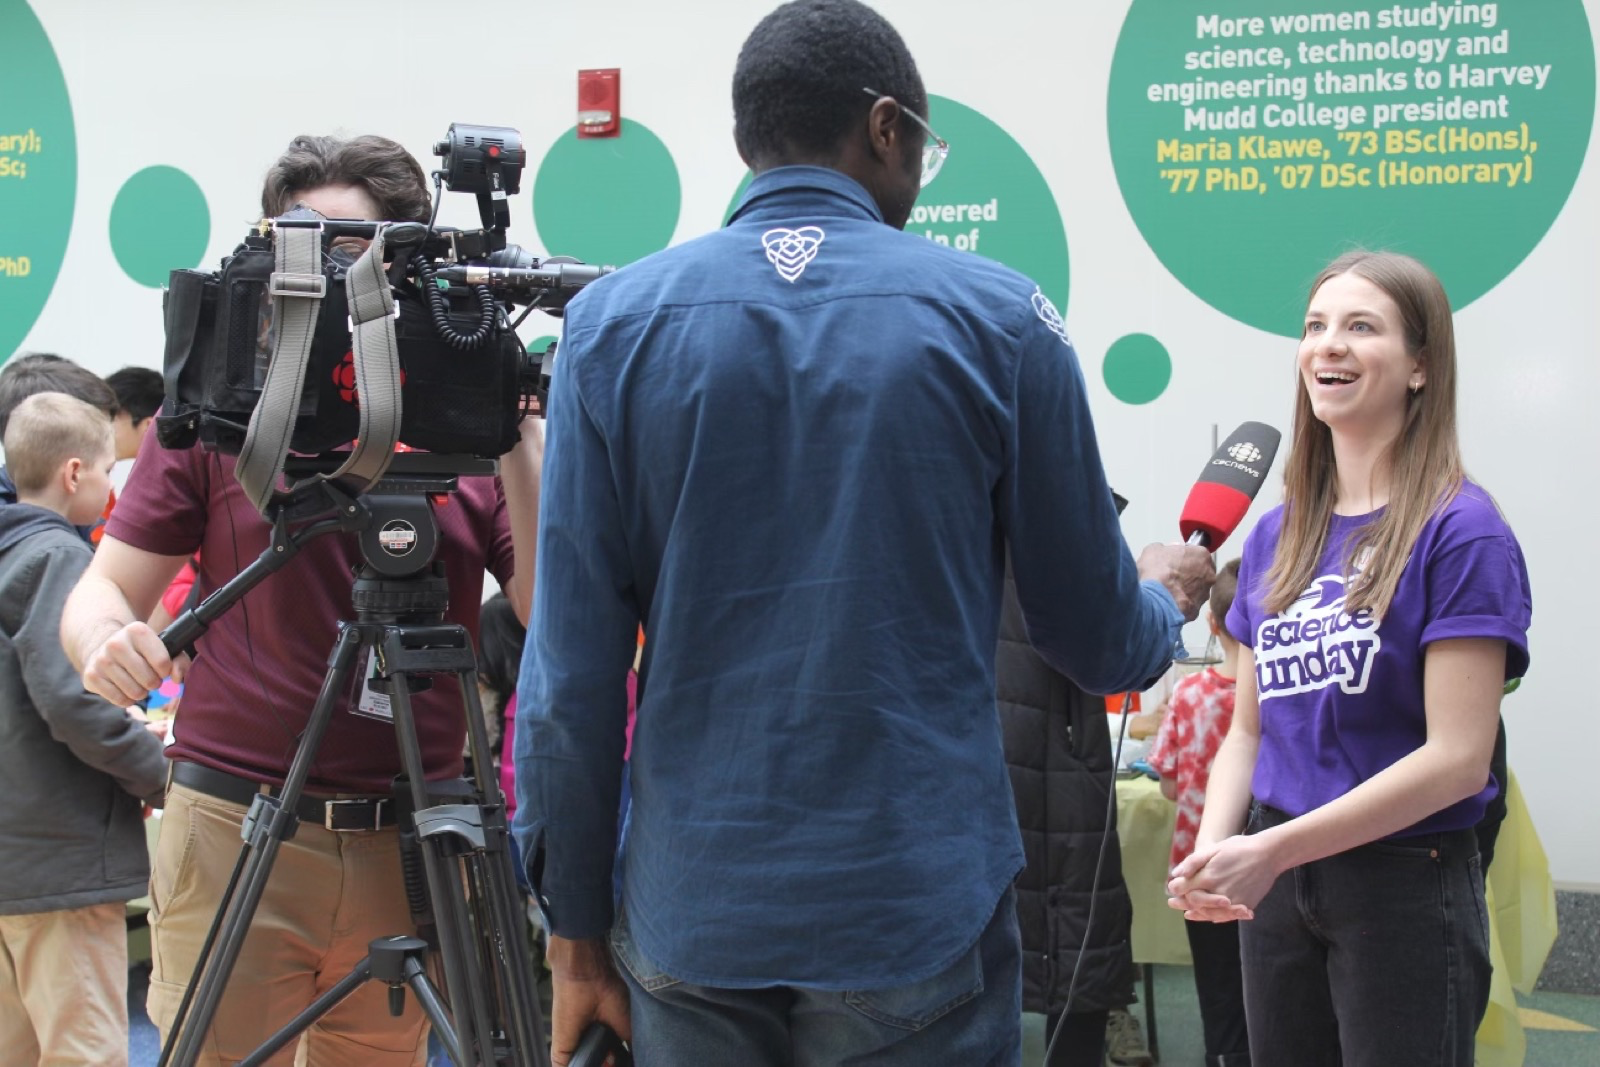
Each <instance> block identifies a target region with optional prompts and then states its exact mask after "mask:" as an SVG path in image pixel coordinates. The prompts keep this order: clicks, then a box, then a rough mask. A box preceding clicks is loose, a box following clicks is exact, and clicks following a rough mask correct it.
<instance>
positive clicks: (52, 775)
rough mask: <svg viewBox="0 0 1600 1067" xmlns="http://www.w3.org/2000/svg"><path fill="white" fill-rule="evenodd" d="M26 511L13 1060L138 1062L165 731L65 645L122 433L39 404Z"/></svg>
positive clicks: (6, 956) (19, 585) (3, 697)
mask: <svg viewBox="0 0 1600 1067" xmlns="http://www.w3.org/2000/svg"><path fill="white" fill-rule="evenodd" d="M4 444H5V453H6V467H7V469H8V471H9V472H10V474H11V477H12V479H13V480H14V481H15V483H16V487H17V502H16V503H15V504H10V505H7V506H5V507H0V857H3V860H0V1049H3V1050H5V1051H4V1053H3V1056H4V1058H5V1059H6V1061H7V1062H16V1063H36V1062H41V1061H43V1062H49V1063H53V1064H80V1063H81V1064H95V1065H97V1067H99V1065H103V1064H123V1065H125V1064H126V1063H127V1062H128V1013H127V981H128V952H127V929H126V925H125V921H124V908H125V904H126V902H127V901H129V900H131V899H133V898H134V897H137V896H141V895H143V893H144V892H145V886H146V883H147V881H148V880H149V877H150V868H149V861H148V856H147V852H146V846H145V835H144V828H143V824H142V814H143V811H142V806H141V805H142V804H152V805H159V804H160V803H161V795H162V791H163V789H164V787H165V784H166V771H167V760H166V758H165V756H163V755H162V745H161V738H160V736H158V734H157V732H156V731H155V730H153V729H152V728H151V727H149V726H148V725H147V724H146V723H144V722H143V721H141V720H140V718H138V717H136V715H135V714H132V713H130V712H129V711H127V710H125V709H123V708H118V707H115V706H113V705H111V704H107V703H106V702H105V701H103V700H101V699H100V698H99V697H96V696H94V695H92V694H89V693H86V692H84V689H83V685H82V683H81V682H80V681H79V678H78V672H77V671H76V670H74V669H73V667H72V665H71V663H69V662H68V661H67V656H66V653H65V652H63V651H62V648H61V638H60V634H59V629H60V624H61V605H62V604H63V602H65V600H66V598H67V594H68V593H69V592H70V591H71V590H72V588H73V586H74V585H76V584H77V581H78V578H79V576H80V575H82V574H83V572H84V570H85V569H86V568H87V567H88V565H89V560H90V558H91V555H92V552H91V549H90V548H89V546H88V544H86V543H85V542H84V540H83V538H82V536H80V535H79V533H78V531H77V530H75V529H74V528H73V527H74V524H78V525H85V524H88V523H91V522H93V521H94V520H95V519H96V518H97V517H98V516H99V514H100V512H101V510H102V509H103V508H104V507H105V504H106V499H107V497H108V496H109V494H110V489H111V466H112V464H113V462H114V461H115V452H114V445H113V438H112V426H111V420H110V419H109V418H108V417H107V416H106V414H105V413H104V412H103V411H100V410H98V409H96V408H94V407H91V406H90V405H88V404H86V403H84V402H83V401H81V400H78V399H75V398H73V397H69V396H66V395H65V394H62V393H38V394H36V395H34V396H31V397H29V398H28V399H26V400H24V401H23V402H22V403H21V404H20V405H19V406H18V407H17V408H16V410H15V411H13V412H12V413H11V418H10V421H9V423H8V424H7V426H6V430H5V438H4Z"/></svg>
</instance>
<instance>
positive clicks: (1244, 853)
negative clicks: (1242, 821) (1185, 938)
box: [1167, 834, 1280, 923]
mask: <svg viewBox="0 0 1600 1067" xmlns="http://www.w3.org/2000/svg"><path fill="white" fill-rule="evenodd" d="M1279 873H1280V871H1279V870H1278V868H1277V866H1276V863H1275V862H1274V858H1273V855H1272V848H1271V842H1270V841H1269V840H1267V839H1266V836H1265V835H1263V834H1253V835H1249V836H1246V835H1243V834H1240V835H1236V836H1234V837H1229V838H1225V839H1223V840H1222V841H1219V842H1217V843H1215V844H1212V845H1203V846H1200V847H1198V848H1196V849H1195V851H1194V852H1193V853H1191V854H1190V856H1189V857H1188V858H1187V859H1185V860H1184V861H1183V862H1182V863H1180V864H1178V865H1177V866H1176V867H1174V868H1173V869H1172V878H1171V880H1169V881H1168V882H1167V906H1168V907H1170V908H1176V909H1177V910H1179V911H1181V912H1183V917H1184V918H1185V919H1191V920H1194V921H1195V922H1215V923H1222V922H1231V921H1233V920H1235V919H1253V918H1255V907H1256V905H1257V904H1259V903H1261V898H1262V897H1264V896H1266V895H1267V890H1269V889H1271V888H1272V883H1273V882H1274V881H1276V880H1277V878H1278V875H1279Z"/></svg>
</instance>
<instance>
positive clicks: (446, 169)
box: [156, 123, 613, 506]
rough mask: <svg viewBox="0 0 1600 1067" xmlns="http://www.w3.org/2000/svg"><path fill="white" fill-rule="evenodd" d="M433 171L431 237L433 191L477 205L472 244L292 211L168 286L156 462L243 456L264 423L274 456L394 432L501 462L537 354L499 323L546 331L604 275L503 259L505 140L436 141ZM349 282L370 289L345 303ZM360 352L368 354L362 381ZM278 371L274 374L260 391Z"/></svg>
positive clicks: (536, 386) (513, 186) (525, 401)
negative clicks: (177, 451) (186, 453)
mask: <svg viewBox="0 0 1600 1067" xmlns="http://www.w3.org/2000/svg"><path fill="white" fill-rule="evenodd" d="M434 154H435V155H437V156H440V157H442V159H443V163H442V166H441V169H440V170H436V171H435V172H434V174H433V178H434V190H435V196H434V206H433V219H436V218H437V216H438V209H439V207H438V201H439V196H438V192H439V185H440V183H441V181H442V182H443V184H444V186H445V187H446V188H448V189H449V190H451V191H452V192H458V191H459V192H469V193H472V194H474V195H475V196H476V197H477V201H478V210H479V216H480V219H481V221H482V228H481V229H477V230H470V231H468V230H441V229H436V228H435V227H434V225H433V220H432V219H430V221H429V222H428V223H426V224H424V223H421V222H370V221H355V220H346V219H326V218H323V217H322V216H321V215H319V214H317V213H316V212H315V211H313V210H311V209H310V208H306V207H304V206H297V207H296V208H295V209H294V210H291V211H289V212H287V213H286V214H284V215H281V216H279V217H277V218H273V219H263V220H262V221H261V222H260V223H259V224H258V226H257V227H256V228H255V229H254V230H253V231H252V232H251V233H250V234H249V235H248V236H246V238H245V240H244V243H243V244H241V245H240V246H239V247H238V248H236V249H235V250H234V252H233V254H232V255H230V256H228V257H226V258H225V259H224V260H223V261H222V264H221V268H220V269H219V270H216V271H211V272H206V271H198V270H177V271H173V272H172V274H171V277H170V281H169V284H168V288H167V292H166V296H165V302H164V315H165V321H166V354H165V377H166V404H165V407H164V410H163V414H162V416H161V417H160V418H159V419H158V420H157V427H156V429H157V436H158V439H159V441H160V443H161V444H162V445H163V446H165V447H167V448H187V447H190V446H192V445H193V444H194V443H195V442H196V441H198V442H199V443H200V444H201V446H202V447H204V448H206V449H208V450H212V451H220V452H225V453H229V454H234V455H240V454H241V452H246V453H248V451H249V449H247V448H246V445H247V438H248V437H249V436H250V435H251V433H252V432H253V430H254V429H255V427H254V423H255V422H258V421H266V416H269V415H270V416H272V417H273V418H274V419H277V420H280V421H281V422H282V423H283V424H284V425H283V430H282V435H283V436H286V437H287V440H286V441H285V442H283V444H282V448H281V449H280V450H279V451H280V453H281V451H283V450H288V449H292V450H293V451H294V452H297V453H300V454H302V455H307V454H311V455H317V454H326V453H329V452H335V451H337V450H339V449H342V448H345V447H346V446H348V445H350V444H351V442H352V441H357V440H358V439H359V438H361V437H362V436H364V434H363V431H366V430H369V429H370V427H371V426H373V425H375V424H376V422H377V420H378V417H379V416H380V415H384V414H390V415H395V416H396V417H395V418H394V419H393V421H394V422H395V423H397V428H396V429H395V431H394V433H393V434H392V436H397V438H398V442H399V443H402V444H404V445H407V446H410V447H411V448H414V449H419V450H424V451H428V452H433V453H445V454H450V455H459V456H464V457H476V458H482V459H491V458H494V457H497V456H500V455H502V454H504V453H505V452H507V451H509V450H510V449H511V447H512V446H513V445H515V443H516V441H517V436H518V434H517V424H518V422H519V420H520V419H521V417H522V415H523V414H524V412H525V411H526V410H527V409H528V407H529V405H530V404H531V403H532V400H533V398H534V397H535V396H539V397H540V398H541V399H542V394H543V388H544V386H545V385H547V383H548V380H549V378H548V368H547V367H544V366H543V363H544V354H543V353H538V354H532V353H528V352H525V351H524V349H523V346H522V343H521V342H520V341H519V340H518V338H517V336H516V333H515V331H514V324H512V323H510V322H509V321H508V318H507V313H508V311H509V310H510V309H511V308H512V307H514V306H518V305H521V306H525V307H527V308H528V309H529V310H532V309H534V308H539V309H542V310H545V311H548V312H551V313H552V314H557V315H559V314H560V312H561V310H562V309H563V308H564V307H565V306H566V303H567V302H568V301H569V300H570V299H571V298H572V297H573V296H574V295H575V294H576V293H577V291H578V290H579V289H581V288H582V287H583V286H584V285H586V284H588V283H589V282H591V281H594V280H595V279H596V278H598V277H600V276H601V275H603V274H606V273H609V272H610V271H611V270H612V269H613V268H610V267H594V266H588V265H585V264H582V263H579V262H577V261H574V260H570V259H564V258H560V257H555V258H548V259H544V260H542V261H541V260H540V259H538V258H536V257H534V256H533V255H531V254H530V253H528V252H527V251H525V250H524V249H522V248H519V247H518V246H516V245H508V244H507V243H506V228H507V226H508V225H509V223H510V209H509V204H508V199H507V198H508V197H509V196H511V195H514V194H516V193H517V192H518V191H519V190H520V188H521V180H522V170H523V166H524V164H525V161H526V154H525V152H524V151H523V148H522V142H521V136H520V135H519V134H518V132H517V131H516V130H514V129H511V128H509V127H503V126H469V125H465V124H462V123H454V124H452V125H451V126H450V129H449V132H448V134H447V136H446V138H445V140H443V141H441V142H439V143H438V144H437V145H435V147H434ZM362 242H372V245H371V246H370V247H368V248H367V251H366V253H365V254H361V255H360V258H359V259H358V258H357V255H356V254H352V252H351V250H350V249H351V247H352V246H354V247H355V248H361V247H362ZM291 249H298V250H299V255H300V262H299V263H298V264H297V263H295V262H294V253H293V252H292V251H291ZM374 253H379V254H378V255H376V256H374ZM363 264H364V265H365V266H366V268H367V270H368V273H369V274H370V275H371V277H370V279H369V281H368V283H367V285H366V288H365V290H364V292H363V293H362V294H360V295H358V294H357V292H356V289H355V282H356V277H357V274H358V272H359V270H360V269H361V268H362V266H363ZM379 271H381V272H382V274H381V277H380V276H379V274H378V272H379ZM524 314H526V313H524ZM384 320H387V321H384ZM518 321H519V322H520V319H519V320H518ZM357 334H360V336H359V337H358V336H356V335H357ZM363 338H364V339H366V340H367V343H366V346H365V347H366V349H367V351H368V352H375V353H376V354H375V355H373V356H372V357H371V358H372V362H370V363H369V362H368V361H367V360H368V357H367V356H366V355H364V354H363V344H362V339H363ZM385 345H387V350H385ZM290 360H295V361H298V362H300V363H303V369H302V368H301V367H299V366H295V367H292V368H291V367H289V366H287V364H288V362H289V361H290ZM278 361H284V362H285V363H286V366H285V367H284V368H281V369H280V371H279V372H278V373H277V374H276V375H275V376H276V377H277V378H278V379H279V381H278V382H277V383H275V384H276V387H275V388H269V386H271V385H273V384H274V383H271V382H269V377H273V376H274V375H273V374H272V368H273V366H274V363H275V362H278ZM391 364H392V366H393V370H394V373H393V375H392V377H393V378H394V379H395V381H394V385H393V388H381V386H383V385H384V384H385V377H384V376H383V375H379V376H376V377H372V378H371V379H370V382H369V384H368V385H367V387H366V388H367V395H363V385H362V382H363V377H364V375H366V374H369V373H371V368H380V369H386V368H388V367H389V365H391ZM364 407H366V408H388V407H393V408H394V409H396V412H388V411H380V412H376V413H374V412H372V411H365V410H363V408H364ZM258 408H260V409H261V410H259V411H258ZM291 408H292V412H291V411H290V410H289V409H291ZM280 409H281V410H280ZM291 414H292V418H291ZM276 447H277V442H273V443H272V444H271V445H269V446H268V448H276ZM386 451H389V450H388V449H386ZM244 462H245V457H244V456H243V455H241V459H240V466H241V468H242V467H243V465H244ZM281 465H282V457H281V454H280V456H279V466H280V467H281ZM275 477H276V474H274V480H275ZM259 503H261V502H259V501H258V504H259ZM263 506H264V505H263Z"/></svg>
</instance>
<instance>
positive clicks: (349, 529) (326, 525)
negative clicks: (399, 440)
mask: <svg viewBox="0 0 1600 1067" xmlns="http://www.w3.org/2000/svg"><path fill="white" fill-rule="evenodd" d="M342 455H343V454H342V453H329V454H326V455H320V456H296V457H294V458H292V459H290V460H289V461H288V463H287V464H286V465H285V468H284V470H285V473H286V474H288V475H289V476H290V477H291V478H299V479H301V480H300V482H299V484H297V485H296V487H295V489H294V491H293V492H291V493H289V494H288V496H287V498H286V499H284V500H282V501H280V502H275V503H274V504H273V505H272V507H271V509H270V513H269V519H270V521H271V522H272V535H271V539H270V541H269V543H268V544H267V547H266V550H265V551H263V552H262V553H261V555H260V556H259V557H258V558H257V559H256V560H255V561H254V562H253V563H251V564H250V565H249V566H248V567H246V568H245V569H244V570H242V571H240V572H239V573H238V574H237V575H235V576H234V577H233V578H232V579H230V580H229V581H228V582H226V583H225V584H223V585H222V586H221V587H220V588H218V589H217V590H216V591H215V592H213V593H212V594H211V595H210V596H208V597H206V598H205V600H203V601H201V602H200V603H199V604H197V605H196V606H194V607H193V608H190V609H189V610H188V611H185V612H184V613H183V614H181V615H179V616H178V617H177V618H176V619H174V620H173V622H172V624H171V625H170V626H168V627H167V628H166V629H165V630H163V631H162V632H161V641H162V643H163V644H165V645H166V646H167V651H168V652H169V653H171V654H173V655H176V654H177V653H179V652H188V653H189V654H190V655H191V656H192V655H193V654H194V643H195V641H196V640H198V639H199V637H200V636H201V635H202V634H204V633H205V632H206V630H207V629H209V628H210V626H211V623H213V622H215V621H216V619H217V618H218V617H219V616H221V615H222V613H223V612H225V611H227V610H228V609H229V608H230V607H232V606H233V605H234V604H235V603H236V602H237V601H239V600H240V599H241V598H242V597H243V596H244V595H245V594H246V593H248V592H249V591H250V590H251V589H254V588H255V587H256V586H257V585H258V584H260V583H261V582H262V581H263V580H264V579H265V578H266V577H267V576H268V575H269V574H272V573H273V572H275V571H278V570H281V569H282V568H283V567H284V566H286V565H287V564H288V563H289V561H290V560H292V559H293V558H294V557H295V556H296V555H297V554H298V553H299V551H300V549H301V547H302V546H303V545H305V543H306V542H308V541H310V540H312V539H313V538H316V537H320V536H322V535H323V534H329V533H340V532H343V533H355V534H357V535H358V539H357V543H358V544H359V546H360V548H361V558H362V563H361V566H360V567H359V569H358V570H357V571H356V573H355V575H354V586H353V588H352V592H351V597H352V600H353V601H354V604H355V608H356V617H357V619H358V620H359V621H361V622H437V621H439V620H440V619H442V618H443V616H444V611H445V608H446V607H447V606H448V604H449V599H450V596H449V589H448V588H447V586H446V584H445V579H444V574H443V572H442V570H441V569H440V568H439V567H438V566H436V565H435V560H434V557H435V556H436V555H437V554H438V549H439V527H438V523H437V522H436V521H435V518H434V512H433V509H434V507H435V505H436V504H437V503H438V502H440V501H441V500H442V499H443V498H445V497H446V496H448V495H449V494H450V493H453V492H455V491H456V489H457V488H458V486H459V481H460V479H461V478H462V477H471V476H488V475H493V474H494V473H495V471H496V470H497V469H498V464H497V462H496V461H495V460H492V459H480V458H478V457H476V456H453V455H442V454H436V453H432V452H403V453H401V454H399V455H397V456H395V457H394V458H393V460H392V461H391V462H390V464H389V469H388V471H387V472H386V473H385V474H384V477H383V478H382V479H381V480H380V481H379V482H378V483H377V484H376V485H374V486H372V488H371V489H369V490H368V491H367V492H365V493H362V494H360V495H359V496H356V495H352V494H350V493H348V492H347V491H346V490H345V488H344V487H343V486H341V485H340V484H339V483H338V482H337V481H331V482H330V481H322V480H319V479H315V478H310V477H309V476H310V475H314V474H321V473H326V472H329V471H333V470H336V469H338V465H339V461H340V459H341V457H342ZM292 523H293V524H298V525H294V526H293V527H292V528H291V524H292Z"/></svg>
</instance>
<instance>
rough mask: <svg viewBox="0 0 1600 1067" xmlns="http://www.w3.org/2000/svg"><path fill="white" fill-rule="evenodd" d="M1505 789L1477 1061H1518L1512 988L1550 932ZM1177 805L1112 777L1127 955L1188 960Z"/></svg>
mask: <svg viewBox="0 0 1600 1067" xmlns="http://www.w3.org/2000/svg"><path fill="white" fill-rule="evenodd" d="M1510 778H1511V781H1510V785H1509V788H1508V791H1507V794H1506V805H1507V813H1506V821H1505V823H1504V825H1502V826H1501V828H1500V837H1499V839H1498V840H1497V841H1496V842H1495V855H1494V863H1493V864H1492V865H1491V866H1490V868H1489V888H1488V894H1487V896H1488V900H1489V937H1490V946H1489V947H1490V954H1491V955H1490V959H1491V961H1492V962H1493V964H1494V984H1493V988H1492V989H1491V991H1490V998H1489V1010H1488V1013H1487V1014H1486V1015H1485V1016H1484V1020H1483V1025H1482V1026H1481V1027H1479V1028H1478V1055H1477V1062H1478V1065H1479V1067H1521V1064H1522V1059H1523V1056H1524V1055H1525V1053H1526V1051H1527V1040H1526V1038H1525V1037H1524V1035H1523V1033H1522V1025H1521V1023H1520V1022H1518V1020H1517V1002H1516V997H1515V996H1514V995H1513V993H1512V990H1513V989H1517V990H1520V991H1522V992H1524V993H1528V992H1531V991H1532V989H1533V983H1534V982H1535V981H1537V980H1538V977H1539V971H1540V969H1541V968H1542V967H1543V966H1544V961H1545V957H1546V956H1547V955H1548V954H1549V952H1550V946H1551V945H1552V944H1553V943H1554V942H1555V938H1556V903H1555V889H1554V887H1553V886H1552V884H1551V882H1550V865H1549V861H1548V860H1547V859H1546V857H1545V853H1544V847H1543V846H1542V845H1541V844H1540V843H1539V835H1538V833H1537V832H1536V831H1535V830H1534V827H1533V821H1532V820H1531V819H1530V818H1529V817H1528V809H1527V807H1526V805H1525V804H1524V803H1523V799H1522V790H1521V789H1520V788H1519V787H1518V786H1517V777H1516V775H1514V774H1513V775H1511V776H1510ZM1175 813H1176V809H1175V807H1174V806H1173V804H1172V802H1171V801H1169V800H1168V799H1167V798H1166V797H1164V796H1162V795H1161V789H1160V787H1159V786H1158V785H1157V784H1156V783H1155V782H1153V781H1151V780H1150V779H1148V778H1133V779H1128V780H1124V781H1119V782H1118V783H1117V831H1118V834H1119V835H1120V837H1121V839H1122V870H1123V875H1124V877H1126V878H1127V881H1128V893H1129V894H1130V895H1131V896H1132V897H1133V958H1134V959H1135V960H1138V961H1139V962H1141V963H1176V964H1182V965H1184V966H1189V965H1190V963H1191V960H1190V958H1189V941H1188V938H1187V937H1185V936H1184V932H1183V915H1182V914H1181V913H1180V912H1177V911H1174V910H1173V909H1171V908H1169V907H1167V893H1166V882H1167V861H1168V859H1169V858H1170V853H1171V849H1172V823H1173V818H1174V815H1175Z"/></svg>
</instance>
